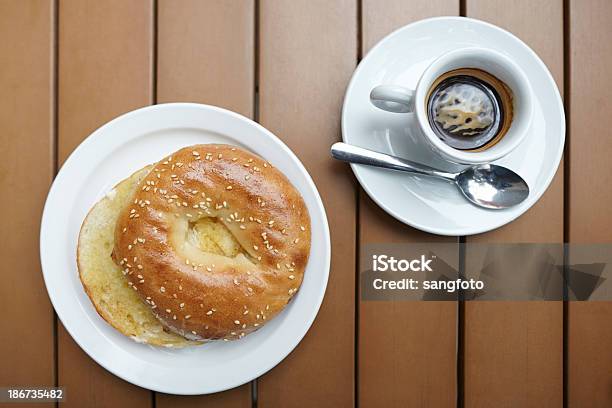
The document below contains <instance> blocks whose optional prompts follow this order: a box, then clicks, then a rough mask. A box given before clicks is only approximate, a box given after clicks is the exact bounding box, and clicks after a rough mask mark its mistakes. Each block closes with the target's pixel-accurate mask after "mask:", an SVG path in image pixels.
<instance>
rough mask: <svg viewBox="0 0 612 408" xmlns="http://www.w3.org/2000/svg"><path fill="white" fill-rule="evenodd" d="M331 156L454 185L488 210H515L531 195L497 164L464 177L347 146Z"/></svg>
mask: <svg viewBox="0 0 612 408" xmlns="http://www.w3.org/2000/svg"><path fill="white" fill-rule="evenodd" d="M331 154H332V156H333V157H334V158H336V159H338V160H342V161H345V162H349V163H357V164H365V165H367V166H375V167H383V168H386V169H391V170H399V171H405V172H407V173H416V174H422V175H424V176H431V177H438V178H442V179H445V180H448V181H452V182H453V183H455V185H456V186H457V188H459V190H460V191H461V192H462V193H463V195H464V196H465V198H467V199H468V200H469V201H471V202H472V203H474V204H476V205H477V206H480V207H484V208H490V209H495V210H499V209H502V208H508V207H512V206H513V205H517V204H519V203H521V202H523V201H524V200H525V199H526V198H527V196H528V195H529V186H528V185H527V183H526V182H525V180H523V179H522V178H521V176H519V175H518V174H516V173H515V172H513V171H512V170H510V169H507V168H505V167H502V166H497V165H495V164H479V165H475V166H471V167H468V168H466V169H464V170H463V171H462V172H460V173H447V172H444V171H441V170H436V169H434V168H432V167H428V166H425V165H422V164H418V163H415V162H412V161H410V160H405V159H402V158H399V157H395V156H391V155H388V154H384V153H378V152H374V151H372V150H368V149H364V148H361V147H357V146H352V145H349V144H346V143H334V145H333V146H332V147H331Z"/></svg>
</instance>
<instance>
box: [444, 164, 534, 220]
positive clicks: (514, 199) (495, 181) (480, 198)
mask: <svg viewBox="0 0 612 408" xmlns="http://www.w3.org/2000/svg"><path fill="white" fill-rule="evenodd" d="M455 183H456V184H457V187H459V190H460V191H461V192H462V193H463V195H464V196H465V198H467V199H468V200H470V201H471V202H472V203H474V204H476V205H479V206H481V207H484V208H490V209H494V210H497V209H502V208H508V207H512V206H515V205H517V204H520V203H521V202H523V201H524V200H525V199H526V198H527V197H528V196H529V186H528V185H527V183H526V182H525V180H523V179H522V178H521V176H519V175H518V174H516V173H515V172H513V171H512V170H510V169H508V168H506V167H502V166H498V165H495V164H482V165H478V166H472V167H468V168H467V169H465V170H463V171H462V172H461V173H458V174H457V175H456V177H455Z"/></svg>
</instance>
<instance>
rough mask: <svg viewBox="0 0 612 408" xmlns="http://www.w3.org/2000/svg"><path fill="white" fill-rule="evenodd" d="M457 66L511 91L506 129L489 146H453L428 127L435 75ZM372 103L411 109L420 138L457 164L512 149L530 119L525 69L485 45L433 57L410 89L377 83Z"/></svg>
mask: <svg viewBox="0 0 612 408" xmlns="http://www.w3.org/2000/svg"><path fill="white" fill-rule="evenodd" d="M460 68H477V69H480V70H483V71H485V72H488V73H489V74H491V75H493V76H495V77H497V78H498V79H500V80H501V81H503V82H504V83H505V84H506V85H507V86H508V87H509V88H510V90H511V92H512V104H513V119H512V123H511V125H510V128H509V129H508V131H507V133H506V134H505V135H504V136H503V137H502V138H501V139H500V140H499V142H497V143H496V144H494V145H493V146H491V147H489V148H486V149H483V150H478V151H467V150H459V149H455V148H453V147H451V146H449V145H448V144H446V143H445V142H444V141H442V140H441V139H440V138H439V137H438V136H437V135H436V133H435V132H434V131H433V129H432V128H431V125H430V124H429V119H428V115H427V97H428V94H429V92H430V89H431V87H432V85H433V83H434V81H435V80H436V79H438V78H439V77H440V76H441V75H443V74H445V73H447V72H449V71H452V70H455V69H460ZM370 101H371V102H372V104H374V106H376V107H378V108H380V109H383V110H386V111H388V112H394V113H414V114H415V115H416V120H417V122H418V127H417V128H418V129H419V131H420V132H421V133H422V136H423V139H424V140H426V141H427V142H428V144H429V147H430V148H431V150H433V152H434V153H435V154H438V155H440V156H442V158H443V159H445V160H448V161H450V162H453V163H459V164H480V163H490V162H492V161H495V160H498V159H500V158H502V157H504V156H506V155H507V154H508V153H510V152H511V151H513V150H514V149H515V148H516V147H517V146H518V145H519V144H520V143H521V142H522V141H523V139H524V138H525V136H526V134H527V129H528V128H529V125H530V123H531V120H532V115H533V103H532V90H531V85H530V84H529V80H528V79H527V76H526V75H525V73H524V72H523V71H522V70H521V69H520V68H519V66H518V65H517V64H516V63H514V62H513V61H512V60H511V59H510V58H508V57H507V56H505V55H504V54H501V53H499V52H497V51H494V50H491V49H487V48H477V47H469V48H460V49H455V50H453V51H449V52H447V53H445V54H443V55H441V56H440V57H438V58H436V59H435V60H434V61H433V62H432V63H431V64H430V65H429V66H428V67H427V68H426V69H425V71H424V72H423V74H422V75H421V77H420V79H419V81H418V83H417V86H416V88H415V89H414V90H412V89H408V88H404V87H401V86H397V85H379V86H377V87H375V88H374V89H372V92H371V93H370Z"/></svg>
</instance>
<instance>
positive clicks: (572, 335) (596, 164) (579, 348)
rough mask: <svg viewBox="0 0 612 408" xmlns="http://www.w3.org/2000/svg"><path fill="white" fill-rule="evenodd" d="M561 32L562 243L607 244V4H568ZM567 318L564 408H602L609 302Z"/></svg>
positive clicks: (610, 402) (610, 107)
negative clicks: (564, 71)
mask: <svg viewBox="0 0 612 408" xmlns="http://www.w3.org/2000/svg"><path fill="white" fill-rule="evenodd" d="M569 30H570V37H569V38H570V42H569V50H570V58H569V62H570V66H569V74H570V76H569V84H570V89H569V91H570V116H569V124H570V127H569V191H570V196H569V217H568V220H569V241H570V242H571V243H601V242H611V241H612V228H610V225H612V214H611V213H610V210H609V209H610V205H611V204H612V190H611V189H610V188H609V186H610V184H612V164H611V163H612V162H611V160H610V157H612V140H611V139H610V129H609V126H608V125H607V123H606V122H607V118H609V117H610V112H612V99H610V97H609V95H608V93H609V91H610V89H612V77H611V76H610V73H611V72H612V43H611V42H610V38H612V2H610V1H607V0H592V1H577V0H571V1H570V2H569ZM602 118H605V119H604V120H602ZM571 256H572V255H571V251H570V262H571ZM568 310H569V313H568V332H569V333H568V334H569V336H568V364H567V365H568V407H570V408H575V407H583V406H587V405H588V406H589V407H594V408H599V407H602V408H603V407H610V406H612V349H611V348H610V344H612V302H570V303H569V305H568Z"/></svg>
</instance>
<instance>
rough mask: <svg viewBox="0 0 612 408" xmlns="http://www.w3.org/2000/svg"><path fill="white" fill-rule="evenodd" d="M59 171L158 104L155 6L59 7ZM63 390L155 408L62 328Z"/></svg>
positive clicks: (75, 3) (136, 1)
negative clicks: (133, 113) (135, 113)
mask: <svg viewBox="0 0 612 408" xmlns="http://www.w3.org/2000/svg"><path fill="white" fill-rule="evenodd" d="M59 24H60V26H59V106H58V108H59V111H58V155H59V161H60V163H61V162H63V161H64V160H65V159H66V157H67V156H68V155H69V154H70V152H71V151H72V150H73V149H74V148H75V147H76V146H77V145H78V144H79V143H80V142H81V141H82V140H83V139H84V138H85V137H87V136H88V135H89V134H90V133H91V132H92V131H93V130H94V129H96V128H97V127H99V126H101V125H102V124H104V123H105V122H107V121H108V120H110V119H112V118H114V117H115V116H118V115H119V114H121V113H124V112H127V111H130V110H133V109H136V108H139V107H142V106H145V105H149V104H151V103H152V80H153V78H152V73H153V64H152V63H153V60H152V56H153V52H152V51H153V31H152V30H153V3H152V1H151V0H146V1H143V0H129V1H125V0H109V1H104V2H100V1H95V0H86V1H83V0H65V1H64V0H62V1H61V2H60V4H59ZM58 336H59V337H58V363H59V366H58V371H59V383H60V385H62V386H65V387H66V389H67V390H68V391H67V392H68V393H69V395H70V396H69V397H68V399H67V401H66V402H65V403H63V404H62V406H64V407H66V408H68V407H72V406H74V407H84V406H88V407H113V408H115V407H130V408H138V407H143V408H144V407H150V406H151V392H150V391H148V390H144V389H142V388H139V387H136V386H133V385H131V384H129V383H127V382H125V381H123V380H121V379H119V378H118V377H115V376H114V375H112V374H110V373H109V372H108V371H106V370H104V369H103V368H102V367H100V366H99V365H97V364H96V363H95V362H94V361H93V360H91V359H90V358H89V357H88V356H87V355H86V354H85V353H84V352H83V351H82V350H81V349H80V348H79V346H78V345H76V343H75V342H74V341H73V340H72V338H71V337H70V335H69V334H68V333H67V332H66V330H65V329H64V328H63V326H62V325H61V324H59V323H58Z"/></svg>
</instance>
